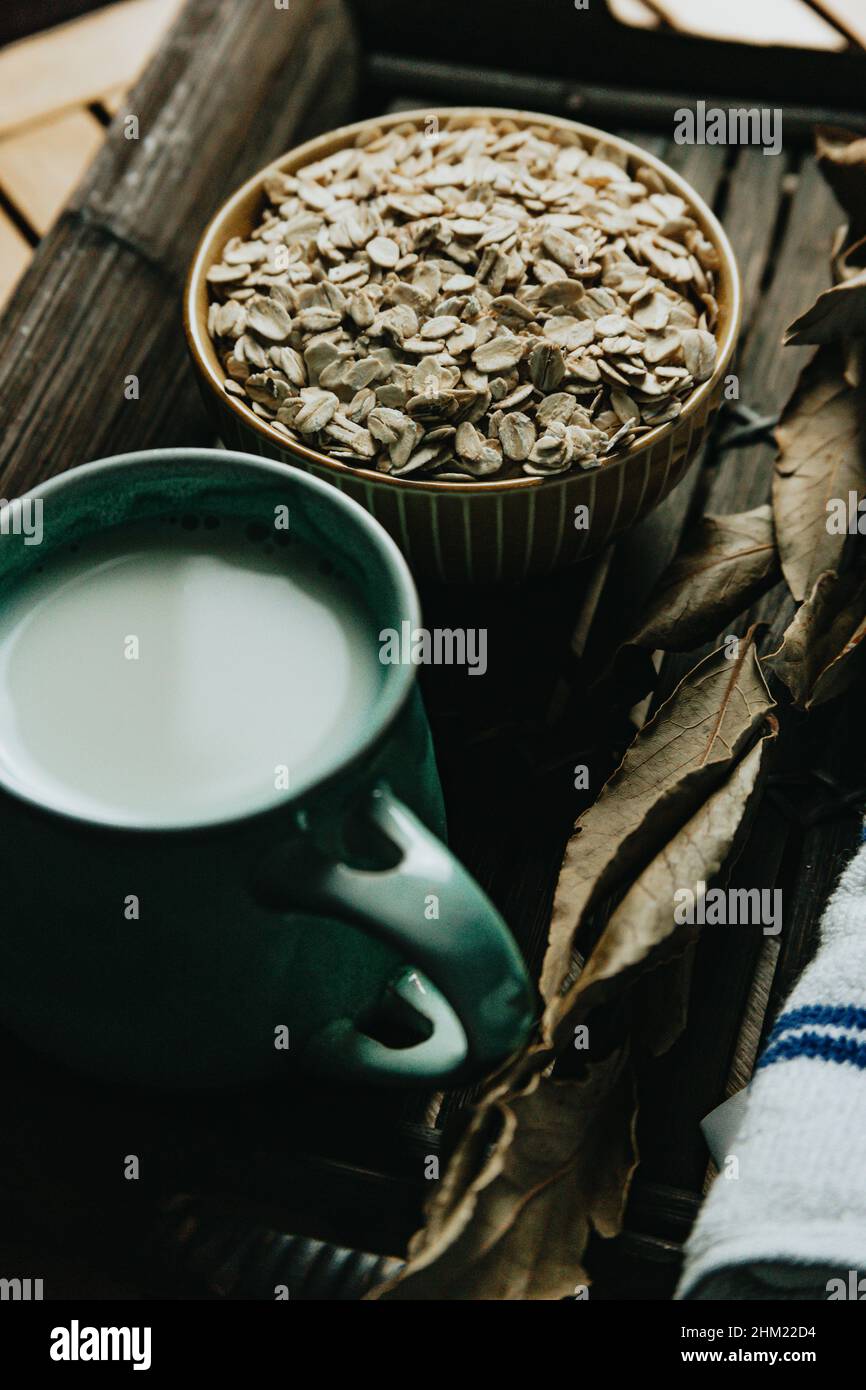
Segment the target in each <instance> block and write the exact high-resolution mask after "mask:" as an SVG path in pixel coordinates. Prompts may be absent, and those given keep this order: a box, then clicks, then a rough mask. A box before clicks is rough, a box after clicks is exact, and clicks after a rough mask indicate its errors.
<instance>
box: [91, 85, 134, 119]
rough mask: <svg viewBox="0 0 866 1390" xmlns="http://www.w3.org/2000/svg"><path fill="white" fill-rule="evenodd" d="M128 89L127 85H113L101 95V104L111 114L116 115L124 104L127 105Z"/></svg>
mask: <svg viewBox="0 0 866 1390" xmlns="http://www.w3.org/2000/svg"><path fill="white" fill-rule="evenodd" d="M126 99H127V90H126V88H125V87H112V89H111V91H110V92H103V93H102V95H101V96H100V97H99V99H98V101H99V105H100V106H101V107H102V108H103V110H104V111H107V112H108V114H109V116H116V115H117V113H118V111H119V110H120V109H121V107H122V106H125V105H126Z"/></svg>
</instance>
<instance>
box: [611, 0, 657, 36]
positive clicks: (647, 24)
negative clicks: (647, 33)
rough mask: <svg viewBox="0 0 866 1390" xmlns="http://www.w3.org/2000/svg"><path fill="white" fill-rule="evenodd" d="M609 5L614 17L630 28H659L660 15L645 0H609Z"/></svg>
mask: <svg viewBox="0 0 866 1390" xmlns="http://www.w3.org/2000/svg"><path fill="white" fill-rule="evenodd" d="M607 7H608V9H609V10H610V12H611V14H612V15H613V17H614V19H616V20H618V21H619V23H620V24H625V25H627V26H628V27H629V28H630V29H658V27H659V24H660V20H659V17H658V15H657V14H656V13H655V12H654V11H653V10H652V9H651V8H650V6H649V5H647V4H645V3H644V0H607Z"/></svg>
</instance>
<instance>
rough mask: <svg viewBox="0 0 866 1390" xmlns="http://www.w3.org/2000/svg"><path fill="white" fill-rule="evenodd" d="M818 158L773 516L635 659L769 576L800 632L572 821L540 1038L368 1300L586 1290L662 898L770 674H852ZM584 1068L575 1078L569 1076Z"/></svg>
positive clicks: (707, 842)
mask: <svg viewBox="0 0 866 1390" xmlns="http://www.w3.org/2000/svg"><path fill="white" fill-rule="evenodd" d="M817 155H818V160H819V163H820V166H821V168H822V170H823V172H824V174H825V176H826V178H827V180H828V182H829V183H830V184H831V186H832V188H833V189H834V191H835V193H836V195H837V197H838V199H839V201H840V203H841V204H842V206H843V208H844V210H845V212H846V213H847V215H848V219H849V221H848V225H847V227H846V228H844V229H843V230H842V231H841V232H840V233H839V235H838V237H837V241H836V245H835V248H834V254H833V274H834V282H835V283H834V286H833V288H832V289H830V290H827V291H826V292H825V293H823V294H822V295H820V296H819V298H818V300H817V302H816V304H815V305H814V306H813V307H812V308H811V309H809V310H808V312H806V313H804V314H803V315H802V316H801V317H800V318H799V319H798V320H797V321H796V323H794V324H793V325H792V327H791V328H790V330H789V332H788V334H787V337H786V342H789V343H795V344H801V343H815V344H818V345H819V346H818V351H817V352H816V354H815V356H814V358H813V359H812V360H811V361H810V363H809V364H808V365H807V366H806V367H805V369H804V370H803V372H802V374H801V377H800V380H799V382H798V383H797V386H796V389H795V391H794V393H793V395H792V397H791V399H790V401H789V402H788V405H787V406H786V408H785V410H784V413H783V416H782V419H781V422H780V425H779V428H778V431H777V443H778V457H777V459H776V464H775V470H774V477H773V486H772V506H762V507H758V508H756V509H755V510H754V511H751V512H745V513H741V514H739V515H735V516H706V517H705V518H704V519H703V521H702V522H701V524H700V526H699V527H698V529H697V531H696V532H695V534H694V535H693V536H692V537H691V539H690V541H689V542H688V544H687V545H686V547H685V548H684V549H683V550H682V551H681V553H680V555H679V556H678V557H677V559H676V560H675V561H674V563H673V564H672V565H671V567H670V568H669V570H668V571H667V573H666V574H665V575H664V576H663V577H662V580H661V581H660V584H659V586H658V588H657V590H656V592H655V594H654V596H653V598H652V599H651V601H650V604H649V607H648V610H647V612H646V613H645V614H644V616H643V619H642V621H641V623H640V625H639V627H638V628H637V629H636V631H635V632H634V633H633V634H632V635H631V637H630V639H629V643H630V645H634V646H637V647H640V648H644V649H647V650H650V651H691V650H693V649H694V648H696V647H698V646H700V645H701V644H703V643H706V642H708V641H710V640H715V639H716V638H717V635H718V634H719V633H720V632H724V631H726V629H727V625H728V624H729V623H731V622H732V621H733V620H735V619H736V618H737V617H738V616H739V615H741V614H743V613H744V612H746V611H747V610H748V609H749V608H750V607H751V605H752V604H753V603H754V602H755V601H756V599H758V598H759V597H760V596H761V595H762V594H763V593H765V592H766V591H767V590H769V589H771V588H772V587H773V586H774V585H776V584H778V583H779V581H780V578H781V577H784V580H785V582H786V584H787V589H788V590H789V591H790V597H787V596H785V591H784V589H782V588H780V594H781V595H782V597H781V598H780V605H779V606H780V608H781V607H782V605H783V604H784V603H786V602H787V603H788V604H789V605H790V603H791V598H793V600H794V601H795V602H796V604H797V607H796V610H795V612H794V616H793V618H792V620H791V622H790V623H789V625H788V627H787V630H786V631H785V634H784V638H783V641H782V643H781V646H780V647H779V648H778V650H777V651H774V652H771V653H769V654H768V655H765V656H763V657H761V656H759V653H758V638H759V632H758V630H757V629H756V628H752V629H751V630H750V631H749V632H748V634H747V635H746V636H745V637H743V638H741V639H740V640H739V643H738V644H737V646H736V649H735V651H734V650H733V649H732V646H731V644H725V645H723V646H722V647H720V648H719V649H718V650H716V651H714V652H712V653H711V654H710V655H709V656H707V657H705V658H704V659H703V660H701V661H700V662H698V664H697V665H696V666H695V667H694V668H693V669H692V670H691V671H689V673H688V674H687V675H686V676H685V677H684V678H683V680H682V681H681V682H680V684H679V686H678V687H677V689H676V690H675V691H674V693H673V694H672V695H671V696H670V698H669V699H668V700H667V701H666V702H665V703H664V704H662V705H661V706H660V708H659V709H658V710H657V712H656V714H655V715H654V717H653V718H652V719H651V720H650V722H649V723H648V724H646V725H645V727H644V728H643V729H641V730H640V732H639V733H638V734H637V735H636V737H635V739H634V741H633V743H632V744H631V746H630V748H629V749H628V751H627V753H626V755H625V757H624V759H623V761H622V763H621V765H620V767H619V768H618V769H617V771H616V772H615V773H614V774H613V776H612V777H611V778H610V780H609V781H608V782H607V783H606V785H605V786H604V787H603V789H602V790H601V792H600V794H599V796H598V798H597V799H596V801H595V802H594V804H593V805H591V806H590V807H589V809H588V810H587V811H585V812H584V813H583V814H582V815H581V816H580V818H579V819H578V821H577V824H576V825H575V827H574V832H573V834H572V836H571V839H570V841H569V843H568V846H567V849H566V852H565V857H564V860H563V864H562V869H561V871H560V876H559V882H558V885H557V890H556V896H555V901H554V905H553V914H552V919H551V924H550V933H549V938H548V945H547V953H546V956H545V960H544V965H543V969H542V975H541V981H540V987H541V993H542V996H543V999H544V1005H545V1007H544V1013H543V1017H542V1019H541V1022H540V1025H539V1028H538V1030H537V1034H536V1036H535V1037H534V1038H533V1040H532V1041H531V1043H530V1044H529V1045H528V1046H527V1047H526V1049H525V1050H524V1051H523V1052H522V1053H521V1054H520V1055H519V1056H517V1057H516V1058H514V1059H513V1060H512V1061H511V1063H510V1064H509V1065H508V1066H507V1068H506V1069H505V1070H504V1071H503V1072H502V1073H500V1074H499V1075H498V1076H497V1077H494V1078H493V1079H492V1080H491V1081H490V1082H489V1083H488V1085H487V1087H486V1089H485V1090H484V1092H483V1094H482V1096H481V1098H480V1100H479V1101H478V1102H477V1104H476V1106H475V1108H474V1110H473V1112H472V1114H471V1116H470V1118H469V1122H468V1125H467V1127H466V1129H465V1131H464V1133H463V1135H462V1137H461V1139H460V1142H459V1143H458V1145H457V1148H456V1150H455V1152H454V1155H453V1158H452V1160H451V1163H450V1165H449V1167H448V1169H447V1171H446V1173H445V1174H444V1176H443V1178H442V1180H441V1181H440V1182H439V1183H438V1184H437V1185H436V1186H437V1190H436V1192H435V1194H434V1195H433V1197H432V1199H431V1201H430V1203H429V1206H428V1211H427V1222H426V1225H425V1226H424V1228H423V1229H422V1230H421V1231H419V1232H418V1233H417V1235H416V1236H415V1238H414V1239H413V1241H412V1244H411V1248H410V1252H409V1262H408V1264H407V1267H406V1269H405V1271H404V1272H403V1274H402V1275H401V1276H400V1277H399V1278H398V1279H397V1280H396V1281H394V1282H392V1283H391V1284H390V1285H388V1286H386V1287H385V1288H383V1289H380V1290H378V1291H377V1293H376V1294H375V1295H374V1296H377V1297H387V1298H422V1299H423V1298H466V1299H536V1298H540V1299H556V1298H561V1297H564V1296H567V1295H569V1294H571V1293H572V1292H573V1291H574V1289H575V1287H576V1286H577V1285H581V1284H586V1283H587V1282H588V1280H587V1275H586V1273H585V1271H584V1269H583V1268H582V1259H583V1254H584V1250H585V1247H586V1244H587V1241H588V1239H589V1236H590V1233H591V1232H592V1231H593V1230H594V1231H596V1232H598V1233H599V1234H600V1235H614V1234H616V1233H617V1232H618V1230H619V1229H620V1224H621V1220H622V1215H623V1210H624V1207H625V1202H626V1198H627V1195H628V1189H629V1184H630V1181H631V1177H632V1175H633V1173H634V1170H635V1168H636V1166H637V1162H638V1155H637V1149H636V1145H635V1123H636V1113H637V1103H636V1087H635V1076H634V1054H635V1052H636V1050H637V1049H638V1048H646V1047H647V1046H649V1048H650V1049H651V1050H652V1051H653V1052H656V1053H660V1052H662V1051H664V1050H665V1049H666V1048H667V1047H669V1046H670V1045H671V1044H672V1043H673V1042H674V1041H675V1039H676V1037H677V1036H678V1033H679V1032H680V1031H681V1029H682V1027H683V1024H684V1021H685V1002H686V989H687V984H688V971H687V969H686V970H678V969H677V966H676V961H677V959H678V958H683V959H686V960H687V959H688V955H689V950H690V945H691V942H692V940H693V938H694V935H695V932H696V928H695V927H692V926H687V927H683V926H677V925H676V924H675V922H674V913H673V901H674V899H673V894H674V892H675V890H676V889H677V888H678V887H681V886H683V885H690V884H691V885H694V884H695V883H697V882H698V881H704V882H707V883H709V882H711V881H712V880H713V879H714V878H716V877H718V876H719V875H720V874H721V873H722V872H723V870H724V869H725V866H726V865H728V864H730V862H731V860H732V857H733V856H734V855H735V853H736V848H737V845H738V843H739V837H740V836H741V834H742V832H743V827H744V823H745V822H746V820H747V819H748V817H747V812H748V810H749V807H750V804H752V803H753V802H754V799H755V793H756V789H757V788H758V785H759V781H760V777H761V771H762V766H763V764H764V762H765V757H766V752H767V748H768V746H769V744H770V743H771V741H772V739H773V737H774V736H775V733H776V730H777V722H776V718H775V716H774V713H773V711H774V709H775V705H774V701H773V698H772V697H771V695H770V692H769V690H768V686H767V680H766V678H765V673H766V674H767V676H769V675H770V673H772V676H773V677H776V678H778V679H779V680H780V681H781V682H782V683H783V684H784V685H785V686H786V687H787V688H788V690H789V691H790V694H791V697H792V700H793V702H794V703H795V704H797V705H799V706H800V707H803V708H809V707H811V706H814V705H817V704H820V703H822V702H824V701H826V700H828V699H830V698H831V697H833V696H835V695H838V694H839V693H840V692H841V691H843V690H844V689H846V688H847V687H848V686H849V685H850V684H851V682H852V681H853V680H854V679H855V677H856V676H857V674H858V672H859V663H860V661H861V660H862V649H863V647H864V646H866V644H864V643H862V642H861V637H862V636H863V634H864V631H866V565H864V562H863V559H862V554H861V556H860V557H859V558H858V557H855V556H854V555H853V554H852V535H851V534H850V532H849V529H848V528H847V526H846V529H845V530H844V531H843V530H842V529H841V527H839V528H838V529H834V526H833V525H832V524H831V525H828V518H829V517H830V516H831V515H832V514H833V513H834V510H835V508H836V506H837V503H836V501H834V499H841V502H842V503H843V504H844V507H845V508H846V509H847V508H848V507H849V494H851V500H850V506H851V508H853V515H854V516H855V518H856V516H857V515H859V514H858V512H857V502H858V500H859V499H860V498H863V497H866V418H864V405H863V399H864V396H863V362H864V350H866V139H858V138H856V137H854V136H852V135H849V134H847V133H846V132H843V131H838V130H829V129H828V130H823V131H821V132H820V133H819V136H818V144H817ZM864 529H866V521H864ZM861 551H862V547H861ZM732 652H733V654H732ZM611 904H613V905H612V906H611ZM684 953H685V955H684ZM650 972H652V973H650ZM637 980H640V982H641V985H642V986H644V987H645V989H644V998H645V999H646V997H647V995H648V996H649V997H650V998H652V997H653V995H655V996H656V998H655V1003H654V1005H653V1006H651V1007H650V1009H649V1011H648V1012H647V1011H646V1010H644V1013H643V1015H642V1018H641V1026H640V1028H638V1026H637V1015H636V1013H635V1012H630V1011H629V1009H628V1008H626V1009H625V1010H623V1011H622V1017H623V1018H624V1019H625V1020H626V1022H625V1024H624V1025H623V1027H622V1029H621V1031H620V1036H619V1037H617V1038H615V1039H614V1041H613V1043H611V1042H610V1038H609V1030H607V1029H604V1028H602V1029H601V1030H600V1031H601V1033H602V1035H603V1036H604V1037H605V1039H606V1049H603V1050H602V1055H599V1049H594V1048H593V1047H592V1046H591V1047H590V1048H589V1050H588V1051H587V1052H586V1053H583V1054H580V1053H575V1050H574V1049H575V1040H576V1038H578V1037H579V1036H580V1030H581V1028H582V1026H583V1025H586V1024H587V1021H588V1020H590V1018H591V1017H592V1018H593V1019H594V1018H597V1017H598V1016H599V1015H598V1010H599V1006H608V1005H611V1004H612V1003H616V1002H617V1001H620V1002H627V1001H628V998H629V996H630V995H632V996H633V995H634V993H635V991H634V989H633V986H634V984H635V982H636V981H637ZM672 982H673V984H674V986H675V987H674V990H673V992H671V989H670V985H671V983H672ZM648 1019H652V1020H653V1023H652V1026H651V1027H649V1028H648V1027H647V1023H648ZM630 1020H631V1021H630ZM594 1029H595V1024H594V1023H593V1024H592V1025H591V1027H590V1032H591V1033H592V1036H593V1039H594V1038H595V1032H594ZM581 1055H582V1056H584V1057H586V1058H587V1060H586V1062H585V1063H584V1065H583V1067H582V1070H580V1071H579V1074H578V1075H577V1076H576V1077H574V1076H573V1075H571V1076H568V1075H567V1076H563V1072H564V1071H567V1072H571V1073H573V1072H574V1070H575V1068H574V1061H573V1059H574V1058H575V1057H576V1056H578V1057H579V1056H581ZM566 1057H568V1058H570V1059H572V1060H571V1064H570V1065H568V1066H567V1067H563V1065H562V1062H563V1060H564V1059H565V1058H566Z"/></svg>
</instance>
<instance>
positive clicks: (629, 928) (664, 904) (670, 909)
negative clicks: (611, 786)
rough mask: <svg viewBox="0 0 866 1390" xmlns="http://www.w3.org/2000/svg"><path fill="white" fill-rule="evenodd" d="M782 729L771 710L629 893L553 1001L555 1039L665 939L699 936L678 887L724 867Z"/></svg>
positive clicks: (549, 1026)
mask: <svg viewBox="0 0 866 1390" xmlns="http://www.w3.org/2000/svg"><path fill="white" fill-rule="evenodd" d="M775 735H776V723H775V720H774V719H772V716H771V717H770V724H769V728H768V731H767V733H765V734H764V736H763V737H762V738H761V739H760V740H759V742H758V743H757V744H756V745H755V747H754V748H753V749H752V750H751V751H750V752H749V753H747V754H746V756H745V757H744V758H743V759H742V761H741V762H739V763H738V764H737V766H736V767H735V768H734V769H733V771H732V772H731V774H730V776H729V777H728V779H727V781H725V782H724V784H723V785H722V786H721V787H719V789H718V791H715V792H713V794H712V795H711V796H710V797H709V798H708V799H707V800H706V801H705V802H704V804H703V805H702V806H700V807H699V808H698V810H697V811H696V812H695V813H694V815H693V816H692V817H691V818H690V819H689V820H688V821H687V822H686V824H685V825H684V826H683V827H682V829H681V830H680V831H679V832H678V834H676V835H675V836H674V837H673V839H672V840H671V841H670V842H669V843H668V844H667V845H665V847H664V849H663V850H662V851H661V853H660V854H658V855H656V857H655V859H653V861H652V863H651V864H650V865H649V866H648V868H647V869H645V870H644V872H643V873H642V874H641V875H640V877H639V878H638V879H637V881H636V882H635V883H634V884H633V885H632V887H631V888H630V889H629V891H628V892H627V893H626V895H625V897H624V898H623V900H622V902H621V903H620V904H619V906H618V907H617V908H616V909H615V910H614V912H613V913H612V914H611V916H610V917H609V919H608V921H607V924H606V926H605V928H604V931H603V932H602V934H601V936H600V938H599V940H598V942H597V943H596V945H595V946H594V947H593V950H592V953H591V954H590V956H589V959H588V960H587V962H586V964H585V965H584V967H583V970H582V971H581V973H580V975H579V976H578V978H577V980H576V982H575V983H574V984H573V985H572V986H571V988H570V989H569V990H568V992H567V994H565V995H563V996H561V997H559V998H555V999H554V1000H552V1001H551V1004H550V1005H549V1007H548V1010H547V1017H546V1019H545V1030H546V1032H547V1034H548V1035H549V1036H550V1037H551V1038H555V1035H556V1034H557V1033H560V1034H561V1033H563V1032H567V1031H569V1030H570V1029H571V1028H572V1027H573V1025H574V1024H575V1023H576V1022H578V1021H580V1020H581V1019H583V1018H585V1017H586V1015H587V1014H588V1013H589V1011H590V1010H591V1009H593V1008H595V1007H596V1006H597V1005H598V1004H600V1003H601V1002H602V1001H603V999H606V998H608V997H609V996H610V993H611V988H610V987H611V983H612V982H613V981H616V983H617V986H618V987H621V986H622V985H623V983H624V981H625V980H626V979H631V978H633V977H634V972H635V970H636V968H637V967H640V966H643V965H644V964H645V962H646V961H647V959H648V958H649V957H650V955H651V953H652V952H653V951H656V950H657V949H658V948H659V947H660V946H662V945H663V944H664V943H666V942H670V941H671V940H674V941H676V942H677V943H678V944H679V943H682V944H686V943H687V942H688V941H689V939H690V938H691V937H692V936H694V929H693V927H691V926H689V925H685V926H682V925H679V924H677V923H676V922H675V920H674V911H675V907H676V902H675V899H674V893H675V891H676V890H677V889H679V888H691V889H692V890H694V891H696V885H697V884H698V883H702V882H703V883H708V882H710V881H711V880H712V879H714V878H715V877H716V876H717V875H718V874H719V873H720V872H721V870H722V868H723V866H724V864H725V863H726V861H727V860H728V858H729V855H730V853H731V849H732V847H733V845H734V842H735V840H736V838H737V832H738V830H739V828H740V825H741V823H742V821H743V819H744V817H745V815H746V811H747V808H748V805H749V802H750V800H751V798H752V796H753V795H754V792H755V789H756V787H757V785H758V779H759V774H760V771H761V766H762V763H763V759H764V754H765V749H766V745H767V742H768V741H769V740H770V739H772V738H775ZM566 1021H567V1025H568V1027H567V1029H566V1028H565V1027H564V1024H565V1022H566ZM670 1041H673V1038H670Z"/></svg>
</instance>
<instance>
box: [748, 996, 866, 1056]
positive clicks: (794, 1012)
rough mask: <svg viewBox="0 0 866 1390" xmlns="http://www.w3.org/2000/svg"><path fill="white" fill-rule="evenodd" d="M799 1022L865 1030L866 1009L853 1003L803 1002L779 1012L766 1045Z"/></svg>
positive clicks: (856, 1030) (795, 1026)
mask: <svg viewBox="0 0 866 1390" xmlns="http://www.w3.org/2000/svg"><path fill="white" fill-rule="evenodd" d="M801 1023H818V1024H821V1023H824V1024H830V1025H831V1027H833V1028H850V1029H851V1031H852V1032H866V1009H861V1008H858V1007H857V1006H856V1005H855V1004H803V1005H802V1006H801V1008H799V1009H790V1010H789V1012H788V1013H786V1014H780V1015H779V1017H778V1018H777V1019H776V1022H775V1023H774V1024H773V1028H772V1031H771V1033H770V1037H769V1039H768V1046H771V1045H772V1044H773V1043H774V1042H775V1041H776V1039H777V1038H778V1037H779V1034H780V1033H787V1032H788V1030H789V1029H790V1028H798V1027H799V1026H800V1024H801Z"/></svg>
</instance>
